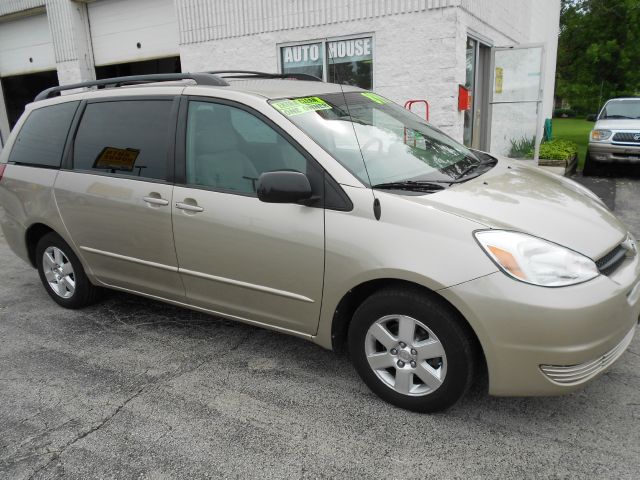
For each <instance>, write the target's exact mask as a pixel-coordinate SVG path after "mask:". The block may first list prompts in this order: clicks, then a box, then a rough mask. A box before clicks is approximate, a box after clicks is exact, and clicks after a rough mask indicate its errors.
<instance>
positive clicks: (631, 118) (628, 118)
mask: <svg viewBox="0 0 640 480" xmlns="http://www.w3.org/2000/svg"><path fill="white" fill-rule="evenodd" d="M607 118H621V119H624V120H635V119H636V117H627V116H626V115H607V116H606V117H604V119H605V120H606V119H607Z"/></svg>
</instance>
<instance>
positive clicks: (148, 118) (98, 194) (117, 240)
mask: <svg viewBox="0 0 640 480" xmlns="http://www.w3.org/2000/svg"><path fill="white" fill-rule="evenodd" d="M177 102H178V100H175V101H174V100H173V98H170V97H168V98H165V99H155V100H127V101H108V100H105V99H101V100H96V101H90V102H89V103H88V104H87V105H86V108H85V110H84V112H83V114H82V119H81V121H80V125H79V127H78V131H77V133H76V136H75V141H74V145H73V169H72V170H61V171H60V173H59V174H58V177H57V179H56V184H55V196H56V201H57V203H58V206H59V208H60V213H61V215H62V219H63V220H64V223H65V225H66V227H67V229H68V230H69V232H70V233H71V237H72V239H73V241H74V243H75V244H76V247H77V248H78V249H79V250H80V252H81V254H82V256H83V257H84V258H85V259H86V261H87V262H88V264H89V267H90V268H91V271H92V272H93V273H94V274H95V276H96V277H97V278H98V279H99V280H100V281H102V282H103V283H105V284H107V285H111V286H114V287H120V288H126V289H128V290H133V291H137V292H142V293H145V294H149V295H154V296H158V297H163V298H169V299H174V300H176V299H178V300H183V299H184V287H183V286H182V282H181V280H180V277H179V275H178V263H177V258H176V253H175V248H174V245H173V231H172V224H171V201H172V191H173V185H172V184H171V177H172V176H173V163H172V162H173V158H172V154H171V152H172V146H173V142H172V141H171V140H170V139H171V138H172V136H173V135H174V134H175V113H177Z"/></svg>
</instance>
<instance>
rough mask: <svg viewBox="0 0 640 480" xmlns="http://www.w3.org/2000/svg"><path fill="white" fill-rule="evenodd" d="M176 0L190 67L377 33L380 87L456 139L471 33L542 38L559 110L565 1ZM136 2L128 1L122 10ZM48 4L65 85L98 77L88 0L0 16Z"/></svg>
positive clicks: (34, 1) (500, 41)
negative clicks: (419, 101) (427, 113)
mask: <svg viewBox="0 0 640 480" xmlns="http://www.w3.org/2000/svg"><path fill="white" fill-rule="evenodd" d="M99 1H100V2H105V3H106V2H110V1H111V0H99ZM173 1H174V5H175V15H176V17H177V26H178V39H177V42H178V44H179V46H178V49H179V52H180V56H181V62H182V69H183V71H198V70H200V71H201V70H212V69H233V68H235V69H255V70H265V71H276V69H277V67H278V54H279V52H278V49H277V45H278V44H281V43H286V42H295V41H310V40H317V39H323V38H327V37H339V36H344V35H355V34H373V38H374V52H373V70H374V89H376V90H377V91H379V92H380V93H381V94H383V95H385V96H388V97H390V98H391V99H393V100H395V101H397V102H400V103H403V102H404V101H405V100H407V99H411V98H424V99H427V100H429V102H430V104H431V108H432V111H431V119H432V121H433V123H434V124H436V125H438V126H440V127H442V128H443V129H444V130H445V131H447V132H448V133H450V134H452V135H453V136H455V137H456V138H458V139H461V138H462V129H463V115H462V114H461V113H460V112H458V110H457V95H458V92H457V88H458V84H461V83H464V82H465V44H466V36H467V34H468V33H475V34H477V35H481V36H483V37H484V38H486V39H488V40H489V41H490V43H492V44H493V45H496V46H506V45H513V44H519V43H532V42H544V43H546V45H547V64H546V73H547V75H546V77H545V91H546V92H547V95H546V98H545V104H544V105H545V107H544V108H545V116H551V108H552V102H553V95H552V92H553V81H554V78H553V77H554V73H555V52H556V48H557V25H558V19H559V10H560V6H559V2H560V0H540V1H537V2H532V1H530V0H173ZM136 2H137V0H128V1H127V2H126V3H124V2H123V8H126V5H127V4H129V3H130V4H134V3H136ZM42 6H45V8H46V11H47V17H48V21H49V25H50V29H51V34H52V38H53V45H54V51H55V60H56V66H57V69H58V76H59V80H60V83H61V84H68V83H73V82H79V81H84V80H90V79H93V78H95V71H94V59H93V47H92V41H91V34H90V30H89V28H90V27H89V24H88V20H87V18H88V15H87V6H86V3H83V2H73V1H71V0H0V16H3V15H5V16H6V15H20V14H21V12H24V11H28V10H29V9H33V8H38V7H40V8H41V7H42ZM5 18H7V17H5ZM1 25H2V24H1V23H0V28H1Z"/></svg>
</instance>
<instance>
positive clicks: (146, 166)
mask: <svg viewBox="0 0 640 480" xmlns="http://www.w3.org/2000/svg"><path fill="white" fill-rule="evenodd" d="M172 104H173V101H172V100H123V101H115V102H99V103H89V104H88V105H87V107H86V109H85V111H84V114H83V115H82V120H81V122H80V127H79V128H78V133H77V134H76V140H75V144H74V151H73V167H74V169H76V170H89V171H94V172H103V173H112V174H120V175H131V176H135V177H141V178H152V179H157V180H166V179H167V172H168V168H167V166H168V158H167V151H168V147H169V145H170V143H171V142H170V133H171V130H172V128H171V109H172Z"/></svg>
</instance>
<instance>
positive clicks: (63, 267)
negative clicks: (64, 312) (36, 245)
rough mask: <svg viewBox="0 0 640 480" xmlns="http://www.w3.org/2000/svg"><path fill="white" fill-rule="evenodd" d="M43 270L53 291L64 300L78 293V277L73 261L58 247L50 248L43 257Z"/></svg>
mask: <svg viewBox="0 0 640 480" xmlns="http://www.w3.org/2000/svg"><path fill="white" fill-rule="evenodd" d="M42 270H43V272H44V276H45V278H46V280H47V283H48V284H49V287H51V290H53V292H54V293H55V294H56V295H58V296H59V297H62V298H70V297H71V296H73V294H74V292H75V291H76V275H75V272H74V271H73V265H71V261H70V260H69V258H68V257H67V256H66V255H65V254H64V252H63V251H62V250H60V249H59V248H58V247H49V248H47V249H46V250H45V251H44V254H43V255H42Z"/></svg>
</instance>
